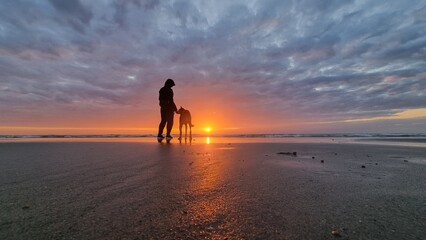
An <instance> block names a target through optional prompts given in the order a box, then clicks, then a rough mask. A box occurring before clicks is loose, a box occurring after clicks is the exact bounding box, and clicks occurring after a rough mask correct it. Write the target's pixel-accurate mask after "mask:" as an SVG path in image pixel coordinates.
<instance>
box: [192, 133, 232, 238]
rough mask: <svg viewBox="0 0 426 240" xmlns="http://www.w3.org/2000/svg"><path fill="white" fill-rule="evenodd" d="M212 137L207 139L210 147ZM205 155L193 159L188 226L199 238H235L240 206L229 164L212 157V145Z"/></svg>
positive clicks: (201, 154) (199, 154)
mask: <svg viewBox="0 0 426 240" xmlns="http://www.w3.org/2000/svg"><path fill="white" fill-rule="evenodd" d="M208 139H209V138H208V137H207V138H206V143H207V144H208V141H209V140H208ZM205 146H206V148H205V150H206V151H205V152H203V153H196V154H195V155H193V158H192V159H191V161H192V163H191V171H192V172H191V173H190V175H191V180H190V182H189V183H188V185H187V188H188V190H187V192H188V195H187V196H186V197H185V198H186V200H187V201H186V203H187V210H186V214H187V221H188V222H187V224H189V225H190V226H189V228H190V229H192V232H191V236H192V237H196V238H208V239H223V238H225V237H229V236H232V235H233V234H232V231H234V229H235V228H234V227H230V226H233V225H234V224H235V223H236V219H235V218H232V217H230V216H233V214H230V212H231V211H232V210H233V209H235V207H233V205H235V204H238V201H237V200H236V199H235V196H231V195H230V194H229V193H230V191H229V189H228V188H229V186H228V183H227V179H228V178H229V169H230V168H229V166H228V164H227V161H218V159H214V158H215V156H213V155H212V152H211V151H210V150H212V149H211V147H212V146H211V145H205Z"/></svg>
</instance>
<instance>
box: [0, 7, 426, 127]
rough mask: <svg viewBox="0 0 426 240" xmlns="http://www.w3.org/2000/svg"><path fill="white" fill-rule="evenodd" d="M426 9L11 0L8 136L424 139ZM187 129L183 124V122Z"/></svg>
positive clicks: (5, 61)
mask: <svg viewBox="0 0 426 240" xmlns="http://www.w3.org/2000/svg"><path fill="white" fill-rule="evenodd" d="M425 60H426V2H425V1H419V0H405V1H400V0H352V1H351V0H345V1H342V0H258V1H255V0H238V1H237V0H233V1H229V0H215V1H203V0H193V1H189V0H182V1H167V0H127V1H126V0H121V1H119V0H117V1H112V0H111V1H109V0H98V1H93V0H66V1H65V0H2V1H1V3H0V112H1V114H0V134H11V133H12V134H21V133H22V134H27V133H45V134H50V133H155V132H156V128H157V126H158V122H159V120H160V116H159V106H158V91H159V89H160V88H161V87H162V86H163V84H164V81H165V80H166V79H167V78H173V79H174V80H175V82H176V86H175V87H174V88H173V89H174V92H175V102H176V104H177V105H178V106H183V107H185V108H187V109H189V110H190V111H191V113H192V115H193V119H194V124H195V125H196V128H195V131H202V129H203V128H204V127H206V126H211V127H212V128H213V129H214V131H216V132H218V133H219V132H224V133H259V132H265V133H308V132H313V133H322V132H324V133H329V132H348V133H350V132H358V133H360V132H422V133H425V132H426V61H425ZM175 119H176V122H177V119H178V117H177V116H176V117H175Z"/></svg>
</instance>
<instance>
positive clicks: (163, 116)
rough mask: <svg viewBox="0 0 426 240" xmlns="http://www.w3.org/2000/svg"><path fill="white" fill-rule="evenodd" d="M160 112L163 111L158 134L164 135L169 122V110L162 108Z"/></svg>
mask: <svg viewBox="0 0 426 240" xmlns="http://www.w3.org/2000/svg"><path fill="white" fill-rule="evenodd" d="M160 113H161V122H160V125H159V126H158V136H162V135H163V130H164V127H165V126H166V122H167V111H165V110H164V109H163V108H161V110H160Z"/></svg>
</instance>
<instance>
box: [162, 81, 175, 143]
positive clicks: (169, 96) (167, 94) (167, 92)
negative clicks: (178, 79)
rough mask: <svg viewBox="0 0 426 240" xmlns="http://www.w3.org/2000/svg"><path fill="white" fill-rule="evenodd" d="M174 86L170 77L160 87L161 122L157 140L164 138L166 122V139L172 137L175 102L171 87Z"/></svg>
mask: <svg viewBox="0 0 426 240" xmlns="http://www.w3.org/2000/svg"><path fill="white" fill-rule="evenodd" d="M173 86H175V82H174V81H173V80H172V79H167V81H166V83H165V84H164V87H162V88H161V89H160V96H159V98H158V99H159V100H160V107H161V109H160V111H161V122H160V125H159V126H158V136H157V137H158V140H159V141H161V140H163V139H164V137H163V130H164V127H165V126H166V124H167V135H166V138H167V140H170V139H172V136H171V135H170V133H171V132H172V128H173V118H174V113H175V111H177V107H176V104H175V102H174V101H173V90H172V87H173Z"/></svg>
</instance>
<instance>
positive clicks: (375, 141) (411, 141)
mask: <svg viewBox="0 0 426 240" xmlns="http://www.w3.org/2000/svg"><path fill="white" fill-rule="evenodd" d="M19 142H87V143H90V142H141V143H142V142H143V143H157V140H156V137H130V138H128V137H111V138H110V137H107V138H103V137H89V138H87V137H72V138H62V137H61V138H54V137H52V138H50V137H47V138H38V137H31V138H0V143H19ZM188 143H190V144H213V143H328V144H366V145H385V146H404V147H426V138H419V137H406V138H401V137H398V138H397V137H389V138H370V137H358V138H353V137H339V138H332V137H215V136H195V137H193V139H192V142H189V140H187V142H186V143H185V140H182V141H181V142H179V140H178V139H177V137H174V139H173V140H172V141H171V144H188Z"/></svg>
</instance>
